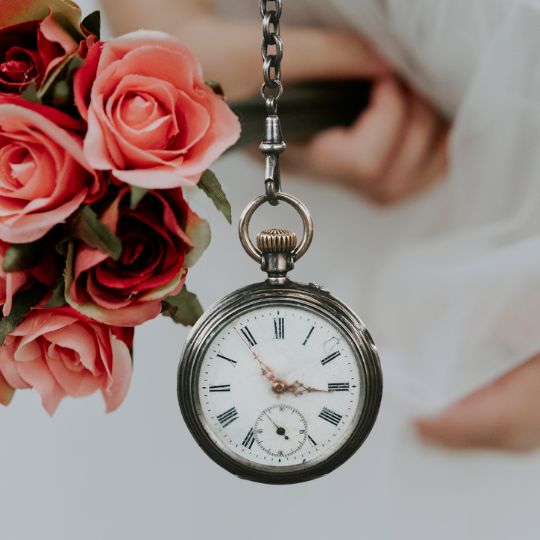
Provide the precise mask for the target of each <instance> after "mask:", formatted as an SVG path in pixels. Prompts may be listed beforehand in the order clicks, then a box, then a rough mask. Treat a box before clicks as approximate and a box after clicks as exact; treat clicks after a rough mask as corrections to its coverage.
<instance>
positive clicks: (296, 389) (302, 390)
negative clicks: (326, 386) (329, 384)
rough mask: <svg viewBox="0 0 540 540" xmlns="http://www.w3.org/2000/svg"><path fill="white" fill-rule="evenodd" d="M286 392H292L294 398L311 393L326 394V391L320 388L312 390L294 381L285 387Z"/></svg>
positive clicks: (311, 387)
mask: <svg viewBox="0 0 540 540" xmlns="http://www.w3.org/2000/svg"><path fill="white" fill-rule="evenodd" d="M287 391H288V392H292V393H293V394H294V395H295V396H301V395H303V394H306V393H308V394H309V393H312V392H325V393H328V390H323V389H321V388H314V387H313V386H306V385H305V384H304V383H301V382H300V381H294V382H293V383H292V384H288V385H287Z"/></svg>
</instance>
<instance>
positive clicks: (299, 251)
mask: <svg viewBox="0 0 540 540" xmlns="http://www.w3.org/2000/svg"><path fill="white" fill-rule="evenodd" d="M276 197H277V198H278V199H279V200H280V201H283V202H285V203H287V204H289V205H291V206H292V207H293V208H294V209H295V210H296V211H297V212H298V214H299V216H300V218H301V219H302V224H303V227H304V232H303V234H302V240H301V241H300V244H298V245H297V246H296V247H295V248H294V249H293V250H292V252H291V256H292V260H293V261H297V260H298V259H300V258H301V257H302V256H303V255H304V254H305V253H306V251H307V250H308V248H309V246H310V245H311V241H312V240H313V220H312V219H311V214H310V213H309V210H308V209H307V208H306V206H305V205H304V204H303V203H302V202H301V201H300V200H298V199H297V198H296V197H293V196H292V195H289V194H288V193H282V192H280V193H277V194H276ZM267 202H269V197H268V196H267V195H261V196H260V197H257V198H256V199H253V200H252V201H251V202H250V203H249V204H248V205H247V206H246V208H245V209H244V211H243V212H242V215H241V216H240V222H239V224H238V234H239V236H240V242H241V243H242V246H243V247H244V249H245V250H246V252H247V254H248V255H249V256H250V257H251V258H252V259H253V260H255V261H257V262H258V263H261V264H262V251H261V250H260V249H259V248H258V247H257V246H255V245H254V244H253V242H252V241H251V237H250V236H249V224H250V222H251V218H252V217H253V214H254V213H255V211H256V210H257V209H258V208H259V207H260V206H261V205H263V204H264V203H267Z"/></svg>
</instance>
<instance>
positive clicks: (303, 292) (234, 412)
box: [178, 0, 382, 484]
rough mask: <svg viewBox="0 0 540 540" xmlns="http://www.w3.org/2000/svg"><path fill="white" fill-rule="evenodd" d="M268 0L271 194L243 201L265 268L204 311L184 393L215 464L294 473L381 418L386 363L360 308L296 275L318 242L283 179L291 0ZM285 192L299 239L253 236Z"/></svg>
mask: <svg viewBox="0 0 540 540" xmlns="http://www.w3.org/2000/svg"><path fill="white" fill-rule="evenodd" d="M260 4H261V15H262V16H263V31H264V39H263V50H262V52H263V60H264V77H265V82H264V84H263V87H262V91H261V93H262V96H263V98H264V99H265V102H266V107H267V111H268V116H267V118H266V132H265V139H264V141H263V143H262V144H261V150H262V151H263V153H264V154H265V155H266V175H265V185H266V194H265V195H262V196H260V197H258V198H257V199H255V200H254V201H252V202H251V203H250V204H249V205H248V206H247V208H246V209H245V210H244V212H243V214H242V216H241V218H240V225H239V233H240V241H241V243H242V245H243V247H244V248H245V250H246V251H247V253H248V255H250V257H252V258H253V259H254V260H255V261H257V262H258V263H259V264H260V265H261V268H262V270H263V271H265V272H266V273H267V279H266V280H265V281H264V282H262V283H256V284H253V285H249V286H247V287H244V288H242V289H239V290H237V291H235V292H233V293H231V294H229V295H228V296H226V297H225V298H223V299H222V300H220V301H219V302H217V303H216V304H215V305H214V306H213V307H211V308H210V309H209V310H208V311H207V312H206V313H205V314H204V315H203V316H202V317H201V319H200V320H199V321H198V322H197V324H196V325H195V327H194V328H193V329H192V331H191V333H190V335H189V337H188V340H187V342H186V345H185V347H184V351H183V354H182V361H181V363H180V367H179V370H178V400H179V403H180V408H181V411H182V414H183V416H184V419H185V421H186V424H187V426H188V428H189V430H190V431H191V433H192V435H193V437H194V438H195V440H196V441H197V443H198V444H199V445H200V447H201V448H202V449H203V450H204V451H205V452H206V454H207V455H208V456H209V457H210V458H212V459H213V460H214V461H215V462H216V463H217V464H219V465H221V466H222V467H223V468H225V469H227V470H228V471H230V472H231V473H233V474H235V475H237V476H239V477H241V478H245V479H248V480H252V481H255V482H263V483H268V484H291V483H296V482H303V481H307V480H312V479H315V478H318V477H320V476H323V475H325V474H327V473H329V472H331V471H333V470H334V469H335V468H336V467H338V466H339V465H341V464H342V463H344V462H345V461H346V460H347V459H348V458H350V457H351V456H352V455H353V454H354V453H355V452H356V450H358V448H359V447H360V446H361V445H362V443H363V442H364V440H365V439H366V437H367V436H368V435H369V433H370V431H371V429H372V427H373V425H374V423H375V420H376V418H377V414H378V411H379V405H380V401H381V396H382V372H381V367H380V362H379V356H378V353H377V349H376V347H375V345H374V343H373V340H372V338H371V336H370V334H369V332H368V331H367V329H366V327H365V326H364V324H363V323H362V322H361V321H360V319H359V318H358V317H357V316H356V315H355V313H354V312H353V311H352V310H351V309H350V308H348V307H347V306H346V305H345V304H343V303H342V302H341V301H340V300H338V299H337V298H335V297H334V296H332V295H331V294H330V293H329V292H327V291H325V290H324V289H322V288H321V287H319V286H316V285H313V284H309V285H303V284H300V283H295V282H293V281H291V280H290V279H289V277H288V272H289V271H291V270H292V269H293V267H294V264H295V262H297V261H298V260H299V259H300V258H301V257H302V256H303V255H304V254H305V253H306V251H307V250H308V248H309V246H310V244H311V240H312V237H313V222H312V219H311V216H310V213H309V211H308V210H307V208H306V207H305V206H304V204H302V203H301V202H300V201H299V200H298V199H296V198H295V197H293V196H292V195H289V194H286V193H283V192H282V191H281V181H280V174H279V154H280V153H281V152H282V151H283V150H284V149H285V143H284V142H283V138H282V135H281V128H280V123H279V118H278V116H277V101H278V99H279V97H280V96H281V93H282V89H283V88H282V83H281V75H280V62H281V57H282V50H283V47H282V42H281V38H280V36H279V19H280V15H281V9H282V6H281V0H277V1H276V0H274V1H273V2H271V1H270V0H261V1H260ZM270 4H273V6H274V7H273V8H270ZM271 47H273V50H274V53H273V54H270V53H269V49H270V48H271ZM279 202H284V203H286V204H289V205H291V206H292V207H293V208H294V209H295V210H296V211H297V212H298V214H299V215H300V217H301V219H302V223H303V229H304V231H303V235H302V238H301V241H300V243H297V238H296V235H295V234H294V233H292V232H290V231H287V230H282V229H270V230H265V231H262V232H261V233H259V234H258V235H257V242H256V245H254V244H253V242H252V241H251V238H250V235H249V224H250V221H251V218H252V216H253V214H254V213H255V211H256V210H257V209H258V208H259V207H260V206H261V205H262V204H265V203H269V204H271V205H276V204H278V203H279Z"/></svg>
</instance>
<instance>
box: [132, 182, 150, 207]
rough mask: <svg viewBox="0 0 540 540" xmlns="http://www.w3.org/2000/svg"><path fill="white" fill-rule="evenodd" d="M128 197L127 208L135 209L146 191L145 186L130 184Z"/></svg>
mask: <svg viewBox="0 0 540 540" xmlns="http://www.w3.org/2000/svg"><path fill="white" fill-rule="evenodd" d="M130 191H131V195H130V199H129V208H130V209H131V210H135V208H137V206H139V203H140V202H141V201H142V200H143V199H144V196H145V195H146V194H147V193H148V190H147V189H145V188H141V187H137V186H130Z"/></svg>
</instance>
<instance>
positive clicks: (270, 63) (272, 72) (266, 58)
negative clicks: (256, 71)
mask: <svg viewBox="0 0 540 540" xmlns="http://www.w3.org/2000/svg"><path fill="white" fill-rule="evenodd" d="M259 5H260V11H261V16H262V18H263V39H262V45H261V56H262V59H263V78H264V82H263V84H262V87H261V96H262V98H263V99H264V100H265V102H266V110H267V113H268V117H267V118H266V126H265V137H264V140H263V142H262V143H261V146H260V149H261V152H262V153H263V154H265V155H266V171H265V177H264V183H265V191H266V195H267V197H268V202H269V203H270V204H271V205H272V206H276V205H277V204H278V203H279V198H278V197H277V194H278V193H279V192H280V191H281V175H280V170H279V154H280V153H281V152H283V151H284V150H285V148H286V144H285V142H284V141H283V135H282V133H281V126H280V122H279V118H278V116H277V102H278V100H279V98H280V97H281V94H282V93H283V84H282V82H281V60H282V59H283V41H282V40H281V36H280V29H279V21H280V17H281V11H282V4H281V0H272V1H270V0H260V2H259Z"/></svg>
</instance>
